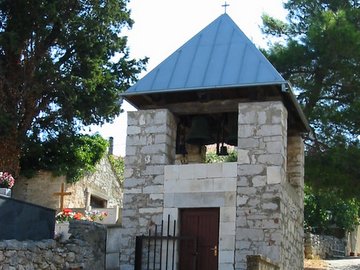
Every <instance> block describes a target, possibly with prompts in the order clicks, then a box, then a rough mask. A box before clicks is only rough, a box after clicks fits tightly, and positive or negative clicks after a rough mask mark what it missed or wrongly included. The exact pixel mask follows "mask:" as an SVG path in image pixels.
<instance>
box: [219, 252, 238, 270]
mask: <svg viewBox="0 0 360 270" xmlns="http://www.w3.org/2000/svg"><path fill="white" fill-rule="evenodd" d="M231 263H234V251H233V250H220V251H219V264H231ZM221 269H222V268H221Z"/></svg>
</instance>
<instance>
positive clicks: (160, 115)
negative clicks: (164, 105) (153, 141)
mask: <svg viewBox="0 0 360 270" xmlns="http://www.w3.org/2000/svg"><path fill="white" fill-rule="evenodd" d="M168 115H169V111H168V110H157V111H156V112H155V115H154V123H155V124H162V123H166V122H167V118H168Z"/></svg>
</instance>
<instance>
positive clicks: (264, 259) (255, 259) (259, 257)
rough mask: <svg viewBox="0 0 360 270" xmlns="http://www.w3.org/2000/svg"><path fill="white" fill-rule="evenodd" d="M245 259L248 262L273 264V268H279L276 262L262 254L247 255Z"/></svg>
mask: <svg viewBox="0 0 360 270" xmlns="http://www.w3.org/2000/svg"><path fill="white" fill-rule="evenodd" d="M246 259H247V262H248V263H265V264H267V265H271V266H274V269H280V266H279V265H278V264H277V263H274V262H273V261H272V260H270V259H269V258H267V257H265V256H263V255H247V256H246Z"/></svg>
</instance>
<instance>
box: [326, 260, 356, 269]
mask: <svg viewBox="0 0 360 270" xmlns="http://www.w3.org/2000/svg"><path fill="white" fill-rule="evenodd" d="M326 262H327V263H328V264H329V270H360V259H341V260H327V261H326Z"/></svg>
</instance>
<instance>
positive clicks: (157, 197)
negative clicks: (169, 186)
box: [150, 193, 164, 201]
mask: <svg viewBox="0 0 360 270" xmlns="http://www.w3.org/2000/svg"><path fill="white" fill-rule="evenodd" d="M150 200H153V201H157V200H164V193H152V194H150Z"/></svg>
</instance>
